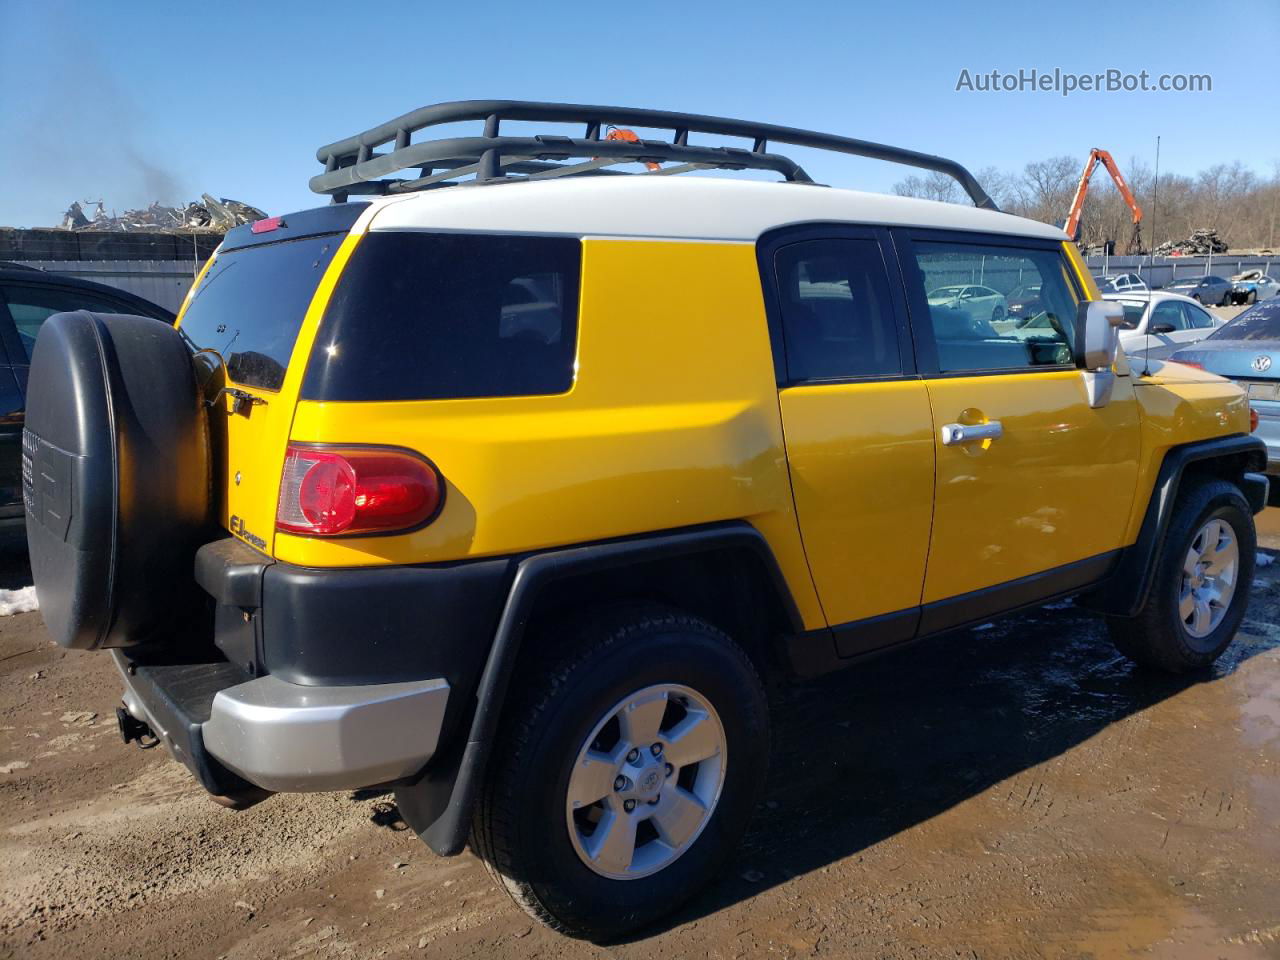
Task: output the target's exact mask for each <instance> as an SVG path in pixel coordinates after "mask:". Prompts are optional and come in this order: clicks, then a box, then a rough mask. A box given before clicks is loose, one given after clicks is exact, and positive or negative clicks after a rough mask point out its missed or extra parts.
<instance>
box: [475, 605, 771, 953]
mask: <svg viewBox="0 0 1280 960" xmlns="http://www.w3.org/2000/svg"><path fill="white" fill-rule="evenodd" d="M567 633H568V638H569V641H570V642H569V643H568V644H567V646H566V647H563V648H562V649H567V651H568V652H567V653H565V654H564V655H562V656H560V657H558V658H555V659H552V660H551V661H550V662H548V663H546V664H545V665H544V666H543V667H542V668H541V669H539V670H536V671H522V675H523V676H524V677H525V678H526V679H525V681H524V684H523V686H522V688H521V689H520V690H519V691H518V692H516V693H515V694H513V696H512V698H511V700H510V701H509V705H508V708H507V710H506V712H505V714H504V718H503V725H502V728H501V730H500V733H499V737H498V741H497V743H496V744H495V749H494V753H493V756H494V757H495V758H501V762H494V763H493V764H492V765H491V768H490V770H489V773H488V775H487V776H486V780H485V783H484V785H483V787H482V790H481V795H480V798H479V800H478V803H477V806H476V812H475V816H474V819H473V822H472V831H471V845H472V848H473V849H474V850H475V851H476V853H477V854H478V855H479V856H480V857H481V859H483V860H484V862H485V864H486V865H487V867H488V868H489V871H490V873H491V874H492V875H493V876H494V879H495V880H497V881H498V882H500V883H501V884H502V886H504V887H505V888H506V890H507V892H508V893H509V894H510V895H511V897H512V899H514V900H515V902H516V903H517V904H519V905H520V906H521V907H522V908H523V909H524V910H526V911H527V912H528V913H529V914H530V915H531V916H533V917H534V918H535V919H537V920H539V921H541V922H542V923H545V924H546V925H548V926H549V927H551V928H553V929H555V930H558V931H560V932H562V933H567V934H570V935H572V936H577V937H585V938H589V939H592V940H597V941H607V940H611V939H614V938H617V937H619V936H621V935H622V934H625V933H627V932H628V931H631V930H634V929H635V928H637V927H640V926H643V925H645V924H648V923H650V922H652V921H654V920H656V919H658V918H659V917H661V916H663V915H665V914H667V913H669V912H671V911H672V910H674V909H676V908H677V907H679V906H680V905H681V904H683V903H684V902H686V901H687V900H689V899H690V898H691V897H693V896H694V895H695V894H696V893H698V891H699V890H701V889H702V888H703V887H704V886H705V885H706V884H707V883H708V882H709V881H710V880H711V878H712V877H713V876H714V875H715V874H716V872H717V871H718V870H719V869H720V868H721V866H722V865H723V864H724V862H725V860H726V859H727V858H728V857H729V855H730V854H731V853H732V852H733V851H734V849H735V847H736V846H737V844H738V841H739V839H740V838H741V836H742V833H743V831H744V830H745V829H746V825H747V821H748V820H749V818H750V816H751V812H752V809H753V808H754V806H755V800H756V792H757V788H758V787H759V785H760V784H761V782H762V781H763V780H764V777H765V773H766V769H767V765H768V753H769V719H768V709H767V704H766V701H765V695H764V690H763V688H762V686H761V683H760V679H759V677H758V676H757V674H756V672H755V669H754V668H753V667H752V665H751V661H750V660H749V659H748V658H747V656H746V654H745V653H743V651H742V649H741V648H739V647H738V646H737V645H736V644H734V643H733V642H732V641H731V640H730V639H729V638H728V637H727V636H725V635H724V634H723V633H721V632H720V631H719V630H717V629H716V628H714V627H712V626H711V625H710V624H708V623H706V622H704V621H702V620H699V619H697V618H696V617H692V616H689V615H687V614H684V613H681V612H679V611H676V610H671V609H668V608H664V607H620V608H614V609H611V610H608V611H605V612H603V613H601V614H598V615H594V616H590V617H587V618H584V619H582V620H580V621H578V622H577V623H576V624H575V625H573V626H571V628H570V629H569V630H568V631H567ZM530 642H536V640H534V641H530ZM659 685H676V686H678V687H679V688H680V689H681V690H686V691H689V692H691V693H693V694H695V695H696V696H697V697H701V698H703V699H702V701H701V702H702V703H705V704H709V705H710V706H711V708H713V710H712V712H711V713H706V712H701V713H698V716H700V717H701V719H700V720H698V721H697V722H698V724H706V723H708V722H709V720H711V719H713V718H714V719H715V720H716V721H717V722H718V723H719V726H718V727H702V726H699V727H698V729H699V730H701V731H703V733H704V734H707V731H713V732H714V731H717V730H718V731H719V732H720V734H721V736H722V739H721V740H720V741H718V742H720V743H722V744H723V749H722V750H721V751H720V752H719V753H718V754H715V755H714V756H712V757H710V758H708V759H705V760H703V761H701V762H698V763H694V764H690V765H687V766H682V767H680V768H679V769H678V770H676V771H675V772H674V774H673V773H670V772H667V771H666V770H665V769H664V768H665V763H666V761H665V760H662V761H661V766H658V764H659V760H658V759H657V757H655V756H654V754H653V752H652V750H648V751H645V750H644V749H643V748H644V745H643V744H639V745H638V746H637V748H636V751H635V753H636V754H637V755H638V759H637V761H636V762H637V763H642V764H646V766H645V767H644V768H643V769H640V770H637V768H635V767H633V766H632V765H631V764H628V763H627V757H628V756H630V754H629V753H623V754H618V753H617V751H618V750H620V749H622V747H623V746H625V745H629V744H630V743H631V741H630V740H629V739H626V738H625V732H626V731H625V729H624V728H623V726H622V725H621V723H620V722H619V721H618V720H617V719H616V718H617V717H620V716H622V715H623V714H625V715H626V716H633V715H635V716H640V717H642V719H641V720H639V721H629V722H635V723H638V725H639V726H641V727H646V726H647V725H649V720H647V719H644V717H646V716H647V717H649V718H650V719H651V718H652V717H653V716H654V714H653V713H652V712H651V711H650V712H646V710H645V709H643V707H646V706H648V707H650V708H652V706H653V704H654V703H655V700H654V699H652V698H653V697H654V694H653V693H651V692H649V691H651V690H652V689H653V688H657V687H659ZM641 693H643V694H644V697H647V698H649V699H645V700H644V702H643V703H642V704H641V707H642V709H640V710H639V712H638V713H635V714H632V713H630V712H628V711H627V710H626V707H625V706H623V705H625V704H628V703H629V702H630V701H629V699H628V698H632V697H636V695H638V694H641ZM668 695H669V698H670V699H671V700H676V701H679V700H680V697H682V696H683V697H685V698H686V699H685V700H683V701H681V702H683V703H685V704H692V706H693V707H697V705H698V702H697V701H694V700H692V699H689V698H688V696H687V694H681V693H678V692H670V693H669V694H668ZM619 707H621V710H619V712H618V713H617V714H615V713H613V711H614V710H615V708H619ZM663 709H666V710H667V712H666V713H665V714H663V713H661V711H659V713H658V714H657V715H660V716H663V717H664V720H663V724H662V727H661V730H662V733H661V734H659V739H660V740H663V742H665V743H666V746H665V750H666V751H667V752H664V753H663V754H661V756H662V757H663V758H665V757H666V756H668V755H670V756H672V757H673V758H674V757H675V756H676V755H677V754H676V751H677V742H678V741H676V740H672V741H670V742H666V741H665V738H666V737H667V735H668V734H673V733H675V732H676V730H675V726H678V725H679V724H678V723H677V724H676V725H675V726H669V724H670V723H671V720H672V719H673V718H674V719H677V720H679V721H680V722H681V723H682V722H684V721H691V720H692V719H693V715H694V713H695V711H694V710H692V709H691V710H690V712H689V713H686V714H683V719H681V713H680V711H681V708H680V707H676V708H675V709H674V710H672V709H671V708H665V707H664V708H663ZM610 717H615V719H613V720H610V719H609V718H610ZM602 724H603V726H601V725H602ZM686 729H689V728H686ZM708 736H709V735H708ZM589 738H593V739H592V741H591V744H593V745H594V747H595V748H596V750H597V751H598V752H609V751H613V753H612V757H613V758H615V759H620V762H619V763H616V764H613V766H611V767H608V768H606V770H605V772H604V773H603V774H602V775H601V776H602V777H603V780H602V781H601V783H606V784H612V785H613V786H616V785H617V783H618V781H616V780H610V778H611V777H615V776H618V775H619V773H618V771H622V772H625V773H626V774H629V775H634V776H635V777H636V778H637V779H638V780H651V777H650V774H651V773H653V774H660V775H661V776H662V777H663V778H664V779H663V780H662V781H661V782H660V783H659V785H658V787H657V789H658V790H659V794H658V796H659V799H658V801H657V803H656V804H650V803H648V802H647V801H645V800H643V799H640V800H633V801H630V802H632V803H633V805H634V807H633V809H634V810H638V811H639V814H638V815H637V816H636V817H632V818H631V822H635V823H637V824H638V823H639V821H640V820H641V819H642V817H643V815H645V814H646V811H647V808H649V807H650V806H652V808H653V813H651V814H649V817H651V818H652V822H650V823H649V826H648V827H647V828H645V827H641V826H637V827H636V833H635V834H634V839H635V843H636V845H635V848H634V853H633V854H632V855H631V859H630V860H627V858H626V857H625V856H624V857H622V858H620V859H617V860H616V861H610V860H609V859H608V857H607V856H605V855H604V854H603V853H602V854H601V856H600V859H599V861H598V862H597V865H596V866H594V867H593V866H591V865H589V863H588V853H589V850H588V848H589V846H590V844H591V843H592V841H593V840H594V839H595V836H596V834H595V833H590V834H587V833H586V832H587V831H589V830H590V829H592V820H593V819H594V820H596V822H595V824H594V829H595V830H596V831H598V830H600V829H602V828H603V827H604V826H605V825H606V818H611V817H612V818H613V819H611V820H608V822H609V823H611V824H613V825H615V826H618V825H622V826H624V827H625V825H626V824H627V823H628V821H627V820H625V819H622V817H624V816H625V815H627V811H626V810H624V805H625V803H626V802H627V801H624V800H621V799H620V797H622V796H623V795H624V794H627V793H630V794H635V793H636V791H639V790H642V789H645V787H644V786H643V785H642V784H640V783H637V782H634V781H632V780H631V779H628V780H627V784H628V788H627V789H626V790H625V791H624V792H623V793H617V792H616V791H613V792H610V791H611V787H609V786H604V787H601V786H596V788H595V789H596V790H599V789H604V790H605V796H604V797H603V799H601V800H600V801H598V802H591V803H585V804H584V803H583V802H582V801H579V803H578V804H575V805H574V807H575V809H573V810H572V811H571V809H570V804H571V801H570V798H569V790H570V786H571V785H573V786H574V787H575V792H578V793H579V794H580V795H581V796H582V797H584V798H585V797H588V796H590V795H591V794H592V793H594V792H595V791H594V790H590V789H589V785H590V783H589V782H590V781H591V780H592V778H584V779H585V780H586V781H588V783H587V785H584V786H582V787H578V784H579V781H578V780H577V779H574V775H575V772H576V771H585V770H588V769H589V766H588V765H580V763H579V759H580V755H581V752H582V751H583V750H585V749H586V748H587V747H588V746H589V745H591V744H589ZM682 742H686V743H687V742H688V741H682ZM708 742H709V741H708ZM702 746H703V749H706V747H705V744H702ZM642 751H643V752H642ZM685 752H686V753H689V754H690V755H692V753H691V752H690V751H689V750H688V748H686V751H685ZM651 757H652V758H653V764H652V765H649V764H650V758H651ZM610 762H611V763H612V760H611V761H610ZM579 775H580V776H581V774H579ZM672 776H674V778H675V780H676V781H677V782H676V785H675V787H674V788H673V787H672V784H671V777H672ZM713 786H714V788H715V789H714V792H713V791H712V789H711V788H712V787H713ZM648 787H649V788H650V789H652V788H654V784H653V782H650V783H649V784H648ZM675 790H679V791H682V793H676V792H674V791H675ZM668 791H670V792H668ZM695 791H696V792H698V793H699V795H701V796H703V797H704V799H708V798H709V800H708V802H707V804H706V806H707V807H709V809H710V813H709V815H707V816H706V817H701V818H700V823H701V825H700V826H699V827H698V828H697V831H696V832H693V833H689V832H688V830H686V829H685V826H684V825H683V823H685V822H682V826H681V829H682V830H684V831H685V833H686V834H688V835H687V836H684V843H683V844H682V845H681V846H680V847H679V848H678V849H679V850H680V852H679V853H677V854H676V855H675V857H674V859H670V860H665V861H664V858H665V857H666V854H665V853H664V852H663V848H661V846H654V845H653V844H654V842H655V840H654V838H655V837H657V836H658V830H657V828H656V825H657V824H659V823H661V820H660V819H659V815H658V813H657V811H659V810H664V813H663V814H662V815H661V816H662V817H663V818H664V819H667V822H668V823H671V822H672V821H671V820H670V819H669V817H670V816H673V815H674V814H673V813H672V811H674V810H677V809H683V810H684V812H686V813H687V812H688V808H683V807H680V806H671V807H668V806H665V805H668V804H676V803H677V801H679V802H680V803H681V804H683V803H687V801H686V800H684V794H690V793H691V792H695ZM606 811H609V812H606ZM691 822H692V821H687V823H691ZM571 831H572V836H571ZM618 836H619V837H623V838H625V837H626V836H627V832H626V830H625V829H624V830H623V833H622V834H619V835H618ZM669 836H670V837H677V836H678V834H676V833H672V834H670V835H669ZM619 849H623V850H625V849H628V848H627V847H626V846H625V841H624V843H623V844H622V845H621V846H620V847H619ZM580 850H581V851H583V852H581V853H580V852H579V851H580ZM646 858H647V859H646ZM624 861H625V865H624ZM646 863H647V864H648V865H649V866H650V867H656V869H653V870H652V872H649V873H647V874H646V873H645V872H644V870H642V869H640V868H641V867H644V866H645V864H646ZM619 867H622V868H623V869H626V870H631V871H632V872H633V873H634V874H635V875H634V876H633V877H631V878H627V879H620V878H616V877H611V876H608V875H606V874H607V872H608V870H609V869H617V868H619Z"/></svg>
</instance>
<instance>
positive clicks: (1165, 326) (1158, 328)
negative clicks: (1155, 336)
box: [1151, 323, 1174, 333]
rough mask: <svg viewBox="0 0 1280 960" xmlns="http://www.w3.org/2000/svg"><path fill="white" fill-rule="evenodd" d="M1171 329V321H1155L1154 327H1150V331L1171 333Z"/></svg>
mask: <svg viewBox="0 0 1280 960" xmlns="http://www.w3.org/2000/svg"><path fill="white" fill-rule="evenodd" d="M1173 329H1174V327H1173V324H1172V323H1157V324H1156V325H1155V326H1154V327H1152V328H1151V332H1152V333H1173Z"/></svg>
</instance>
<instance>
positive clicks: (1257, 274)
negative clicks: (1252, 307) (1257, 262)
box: [1231, 270, 1280, 303]
mask: <svg viewBox="0 0 1280 960" xmlns="http://www.w3.org/2000/svg"><path fill="white" fill-rule="evenodd" d="M1278 293H1280V280H1277V279H1276V278H1275V277H1269V276H1267V275H1266V274H1265V273H1263V272H1262V271H1261V270H1246V271H1245V272H1244V273H1237V274H1236V275H1235V276H1234V277H1232V278H1231V302H1232V303H1257V302H1258V301H1259V300H1269V299H1270V298H1271V297H1274V296H1275V295H1276V294H1278Z"/></svg>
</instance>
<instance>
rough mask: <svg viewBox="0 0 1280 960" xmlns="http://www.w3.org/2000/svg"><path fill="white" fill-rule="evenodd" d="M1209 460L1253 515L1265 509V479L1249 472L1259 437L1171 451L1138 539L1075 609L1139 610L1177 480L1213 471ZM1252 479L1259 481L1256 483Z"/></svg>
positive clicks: (1257, 457)
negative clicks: (1237, 490)
mask: <svg viewBox="0 0 1280 960" xmlns="http://www.w3.org/2000/svg"><path fill="white" fill-rule="evenodd" d="M1212 461H1218V462H1219V464H1221V468H1222V469H1221V471H1220V472H1221V473H1222V475H1223V476H1224V477H1226V478H1228V479H1231V480H1234V481H1235V482H1236V483H1239V484H1240V488H1241V490H1242V491H1243V492H1244V494H1245V497H1246V498H1247V499H1248V500H1249V503H1250V506H1251V507H1252V508H1253V509H1254V512H1255V513H1257V512H1258V511H1259V510H1260V509H1262V506H1265V504H1266V495H1267V490H1266V484H1265V478H1259V477H1258V475H1257V474H1255V473H1254V472H1253V471H1257V470H1263V469H1265V467H1266V464H1267V446H1266V444H1265V443H1263V442H1262V440H1261V438H1259V437H1255V436H1252V435H1249V434H1236V435H1235V436H1230V437H1217V438H1214V439H1212V440H1201V441H1197V442H1195V443H1188V444H1185V445H1183V446H1180V447H1174V448H1173V449H1171V450H1170V451H1169V452H1168V453H1166V454H1165V458H1164V462H1163V463H1161V464H1160V472H1159V474H1157V476H1156V482H1155V486H1154V487H1153V488H1152V490H1151V498H1150V500H1148V502H1147V513H1146V516H1145V517H1144V518H1143V521H1142V529H1141V530H1140V531H1139V533H1138V539H1137V540H1136V541H1134V543H1133V544H1132V545H1130V546H1128V547H1125V548H1124V550H1122V551H1121V555H1120V561H1119V563H1117V564H1116V567H1115V570H1114V571H1113V572H1112V575H1111V576H1110V577H1109V578H1108V579H1107V582H1106V583H1104V584H1103V585H1101V586H1100V587H1099V588H1098V589H1096V590H1093V591H1090V592H1089V593H1088V594H1086V595H1084V596H1082V597H1081V598H1080V604H1081V606H1084V607H1086V608H1087V609H1090V610H1095V611H1097V612H1099V613H1106V614H1111V615H1114V616H1121V617H1131V616H1134V615H1135V614H1136V613H1137V612H1138V611H1139V610H1141V609H1142V605H1143V604H1144V603H1146V601H1147V594H1148V593H1150V591H1151V577H1152V575H1153V572H1154V571H1153V570H1152V567H1153V565H1154V563H1155V558H1156V553H1157V551H1158V550H1159V549H1160V544H1161V543H1163V542H1164V537H1165V533H1166V532H1167V531H1168V529H1169V520H1170V518H1171V517H1172V515H1173V505H1174V502H1175V501H1176V500H1177V497H1178V487H1179V485H1180V484H1181V483H1182V478H1183V476H1184V475H1185V474H1186V472H1187V470H1188V469H1190V468H1193V467H1194V468H1197V469H1201V468H1206V467H1213V466H1214V464H1213V463H1212ZM1258 479H1262V480H1263V481H1264V482H1263V483H1262V484H1261V485H1259V483H1258Z"/></svg>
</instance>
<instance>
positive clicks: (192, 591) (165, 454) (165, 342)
mask: <svg viewBox="0 0 1280 960" xmlns="http://www.w3.org/2000/svg"><path fill="white" fill-rule="evenodd" d="M29 383H30V388H29V390H28V394H27V413H26V430H25V433H24V438H23V464H24V466H23V475H24V490H23V494H24V500H25V503H26V523H27V546H28V553H29V555H30V558H31V572H32V577H33V579H34V580H35V586H36V593H37V595H38V596H39V597H40V612H41V615H42V616H43V618H44V622H45V625H46V626H47V627H48V628H49V633H50V634H51V635H52V636H53V639H54V640H56V641H57V642H58V643H60V644H61V645H62V646H64V647H71V648H74V649H81V650H96V649H100V648H105V647H123V646H129V645H131V644H134V643H138V642H140V641H146V640H152V639H155V638H157V637H168V636H169V635H171V634H173V633H174V628H175V626H176V625H177V624H178V622H179V621H180V620H181V619H182V618H183V617H184V616H186V615H188V614H189V612H190V611H192V610H195V609H200V604H201V600H200V592H199V590H198V588H197V587H196V584H195V579H194V577H193V576H192V568H193V563H194V558H195V551H196V549H197V548H198V547H199V546H200V544H201V543H203V542H206V541H207V540H209V539H212V537H211V535H210V518H211V514H212V503H213V497H212V466H211V448H210V442H209V425H208V418H207V415H206V410H205V405H204V403H203V402H202V399H201V393H200V389H199V386H198V384H197V378H196V371H195V367H194V365H193V363H192V359H191V352H190V351H189V350H188V349H187V347H186V345H185V344H184V343H183V341H182V337H181V335H180V334H179V333H178V331H177V330H175V329H174V328H173V327H172V326H170V325H169V324H167V323H164V322H162V321H160V320H153V319H151V318H149V317H137V316H130V315H126V314H98V313H89V312H87V311H83V310H78V311H75V312H70V313H59V314H55V315H54V316H52V317H50V318H49V319H48V320H47V321H46V322H45V323H44V324H43V325H42V326H41V328H40V334H39V336H38V337H37V338H36V345H35V350H34V352H33V353H32V357H31V369H30V374H29Z"/></svg>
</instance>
